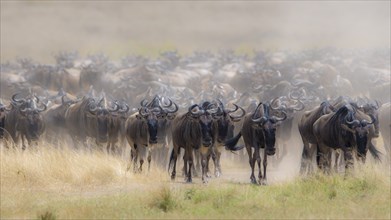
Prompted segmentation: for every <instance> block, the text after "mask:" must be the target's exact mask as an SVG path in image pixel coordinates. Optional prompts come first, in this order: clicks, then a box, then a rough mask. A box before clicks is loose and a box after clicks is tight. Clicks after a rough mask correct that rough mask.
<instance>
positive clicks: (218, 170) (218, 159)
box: [215, 147, 221, 177]
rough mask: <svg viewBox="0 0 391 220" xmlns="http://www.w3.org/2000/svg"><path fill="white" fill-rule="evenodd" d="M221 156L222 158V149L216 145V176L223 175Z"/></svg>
mask: <svg viewBox="0 0 391 220" xmlns="http://www.w3.org/2000/svg"><path fill="white" fill-rule="evenodd" d="M220 158H221V151H220V149H219V148H218V147H216V162H215V177H220V175H221V164H220Z"/></svg>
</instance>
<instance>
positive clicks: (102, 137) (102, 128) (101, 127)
mask: <svg viewBox="0 0 391 220" xmlns="http://www.w3.org/2000/svg"><path fill="white" fill-rule="evenodd" d="M107 123H108V120H107V118H104V119H101V118H98V140H99V142H106V141H107V139H108V126H107Z"/></svg>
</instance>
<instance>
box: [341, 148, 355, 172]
mask: <svg viewBox="0 0 391 220" xmlns="http://www.w3.org/2000/svg"><path fill="white" fill-rule="evenodd" d="M343 151H344V157H345V170H346V171H348V170H351V168H352V167H353V149H352V148H350V147H347V148H345V149H344V150H343Z"/></svg>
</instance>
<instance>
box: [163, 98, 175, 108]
mask: <svg viewBox="0 0 391 220" xmlns="http://www.w3.org/2000/svg"><path fill="white" fill-rule="evenodd" d="M167 99H168V105H165V104H164V102H162V103H163V105H162V107H163V108H169V107H171V106H172V104H173V103H172V100H171V99H169V98H167Z"/></svg>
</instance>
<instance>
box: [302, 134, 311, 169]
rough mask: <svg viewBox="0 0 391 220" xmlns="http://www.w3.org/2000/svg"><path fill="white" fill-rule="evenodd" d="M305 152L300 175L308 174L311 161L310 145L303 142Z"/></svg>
mask: <svg viewBox="0 0 391 220" xmlns="http://www.w3.org/2000/svg"><path fill="white" fill-rule="evenodd" d="M303 142H304V145H303V152H302V153H301V165H300V174H301V175H304V174H306V172H308V168H309V165H310V164H309V161H310V152H309V150H310V149H309V143H308V142H307V141H305V140H303Z"/></svg>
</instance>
